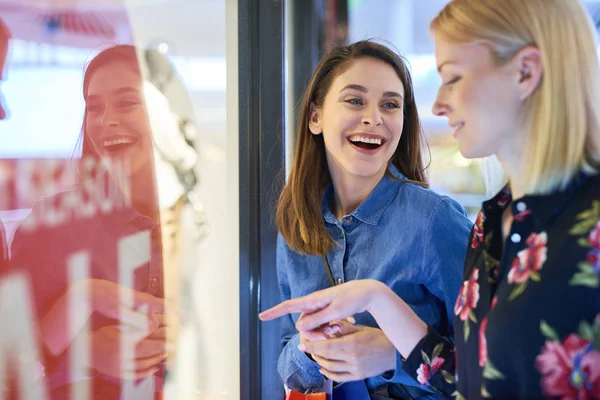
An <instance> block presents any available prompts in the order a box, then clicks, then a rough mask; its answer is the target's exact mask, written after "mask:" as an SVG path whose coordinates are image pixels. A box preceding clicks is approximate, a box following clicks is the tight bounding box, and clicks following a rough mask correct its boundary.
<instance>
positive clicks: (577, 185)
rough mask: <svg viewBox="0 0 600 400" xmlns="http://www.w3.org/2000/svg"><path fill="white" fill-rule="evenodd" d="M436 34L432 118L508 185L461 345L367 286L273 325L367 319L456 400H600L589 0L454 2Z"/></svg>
mask: <svg viewBox="0 0 600 400" xmlns="http://www.w3.org/2000/svg"><path fill="white" fill-rule="evenodd" d="M432 30H433V33H434V35H435V45H436V58H437V64H438V69H439V71H440V74H441V77H442V86H441V87H440V89H439V92H438V96H437V99H436V103H435V105H434V113H435V114H437V115H440V116H446V117H447V118H448V120H449V123H450V125H451V126H452V128H453V129H454V136H455V137H456V139H457V141H458V144H459V147H460V151H461V152H462V154H463V155H464V156H466V157H469V158H479V157H486V156H489V155H491V154H495V155H497V157H498V159H499V160H500V162H501V163H502V165H503V167H504V170H506V171H507V174H508V176H509V178H510V179H509V181H510V184H509V185H507V186H506V187H505V188H504V189H503V190H501V191H500V193H498V194H497V195H496V196H495V197H494V198H492V199H491V200H489V201H486V202H485V203H484V204H483V210H482V211H481V213H480V214H479V217H478V219H477V223H476V225H475V226H474V228H473V231H472V234H471V240H470V241H469V247H468V254H467V258H466V263H465V270H464V283H463V285H462V288H461V291H460V294H459V297H458V299H457V301H456V305H455V307H454V313H455V324H454V325H455V328H456V336H455V340H456V343H455V344H453V343H451V342H449V341H448V340H446V339H445V338H443V337H441V336H440V335H439V334H438V332H436V330H435V329H433V328H432V327H428V326H427V325H426V323H425V322H423V321H422V320H421V319H420V318H419V317H417V316H416V315H415V314H414V313H413V312H412V311H411V310H410V309H409V307H407V305H406V303H405V302H404V301H402V300H401V299H400V298H398V297H397V296H396V295H395V294H394V293H393V292H392V291H391V290H389V289H388V288H387V287H385V286H383V285H381V284H380V283H378V282H375V281H369V280H364V281H361V282H351V283H349V284H347V285H344V286H339V287H335V288H332V289H327V290H325V291H322V292H319V293H316V294H314V295H310V296H308V297H305V298H302V299H296V300H292V301H290V302H288V303H287V304H284V305H280V306H279V307H278V308H277V309H276V310H271V311H268V312H267V313H265V314H264V315H263V316H262V318H264V319H270V318H273V317H276V316H278V315H281V314H283V313H288V312H303V313H304V315H303V316H302V317H301V318H300V320H299V321H298V324H297V327H298V329H300V330H301V331H303V332H305V331H308V332H310V333H309V335H312V334H316V333H317V332H318V331H319V327H320V326H321V325H322V324H324V323H327V322H328V321H330V320H332V319H338V318H344V317H346V316H347V315H351V314H353V313H355V312H358V311H369V312H370V313H371V315H373V317H374V318H375V319H376V320H377V322H378V323H379V325H380V327H381V328H382V329H383V330H384V331H385V332H386V334H387V335H388V337H389V338H390V340H391V341H392V342H393V343H394V345H395V347H396V348H397V349H398V350H399V352H400V353H401V354H402V356H403V357H404V358H405V359H406V362H405V363H404V365H403V368H404V370H405V371H406V372H407V373H408V374H411V375H412V376H413V377H414V378H415V379H417V380H418V381H419V383H420V384H421V385H422V386H424V387H430V388H435V390H437V391H439V392H441V393H443V394H445V395H448V396H449V395H451V394H454V396H455V397H456V398H458V399H465V398H468V399H478V398H502V399H514V398H527V399H532V398H543V397H546V398H561V399H576V398H577V399H591V398H595V399H597V398H600V201H599V199H600V176H599V175H598V171H599V169H600V112H599V111H598V103H599V101H600V81H599V80H600V70H599V67H598V59H597V53H596V46H595V41H594V32H593V28H592V24H591V23H590V21H589V17H588V16H587V15H586V11H585V9H584V8H583V7H582V5H581V4H580V3H579V1H578V0H528V1H523V0H487V1H482V0H454V1H452V2H450V3H449V4H448V5H447V6H446V7H445V8H444V9H443V10H442V12H441V13H440V14H439V16H438V17H436V19H435V20H434V21H433V22H432ZM315 328H316V329H317V330H316V331H315ZM315 346H317V343H307V345H306V346H305V351H309V352H310V351H312V350H314V347H315Z"/></svg>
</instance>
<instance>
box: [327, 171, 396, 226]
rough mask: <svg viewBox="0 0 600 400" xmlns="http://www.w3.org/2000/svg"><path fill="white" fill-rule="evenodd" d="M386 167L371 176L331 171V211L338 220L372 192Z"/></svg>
mask: <svg viewBox="0 0 600 400" xmlns="http://www.w3.org/2000/svg"><path fill="white" fill-rule="evenodd" d="M386 170H387V168H383V169H382V170H381V171H379V172H377V174H375V175H372V176H357V175H353V174H349V173H347V172H345V171H343V172H342V171H338V172H337V173H336V172H333V171H331V179H332V182H333V190H334V194H333V204H332V209H331V211H332V212H333V213H334V215H335V217H336V218H337V219H338V221H341V220H342V218H343V217H344V216H345V215H348V214H351V213H352V212H353V211H354V210H356V209H357V208H358V206H360V205H361V203H362V202H363V201H365V200H366V199H367V197H369V195H370V194H371V193H372V192H373V190H374V189H375V187H376V186H377V184H378V183H379V181H380V180H381V178H383V176H384V175H385V172H386Z"/></svg>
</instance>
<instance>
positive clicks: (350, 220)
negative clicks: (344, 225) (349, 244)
mask: <svg viewBox="0 0 600 400" xmlns="http://www.w3.org/2000/svg"><path fill="white" fill-rule="evenodd" d="M344 222H348V223H350V222H352V217H351V216H347V217H344Z"/></svg>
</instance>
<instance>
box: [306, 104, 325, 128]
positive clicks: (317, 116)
mask: <svg viewBox="0 0 600 400" xmlns="http://www.w3.org/2000/svg"><path fill="white" fill-rule="evenodd" d="M308 127H309V129H310V131H311V132H312V134H313V135H320V134H321V133H323V128H322V127H321V111H320V110H319V109H318V108H317V107H316V106H315V105H314V104H313V103H311V104H310V120H309V121H308Z"/></svg>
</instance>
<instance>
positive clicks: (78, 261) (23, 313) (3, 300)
mask: <svg viewBox="0 0 600 400" xmlns="http://www.w3.org/2000/svg"><path fill="white" fill-rule="evenodd" d="M117 251H118V267H119V282H118V283H119V285H121V289H122V290H121V291H120V293H119V296H120V304H121V306H120V307H121V309H120V314H121V315H123V314H125V311H124V310H127V309H130V310H131V309H134V308H135V304H134V298H133V293H132V292H131V291H130V290H128V289H127V288H133V287H134V272H135V270H136V269H138V268H140V267H142V266H143V265H144V264H147V263H148V262H150V259H151V238H150V232H149V231H142V232H139V233H135V234H133V235H129V236H125V237H123V238H120V239H119V240H118V242H117ZM67 267H68V268H67V269H68V276H69V287H71V286H72V285H73V284H74V283H76V282H81V281H82V280H85V279H88V278H89V273H90V272H89V271H90V257H89V254H88V252H87V251H79V252H76V253H73V254H71V255H70V256H69V257H67ZM34 294H35V293H31V291H30V287H29V284H28V280H27V277H26V276H25V275H24V274H21V273H14V274H11V275H7V276H5V277H3V279H2V280H0V321H3V323H0V400H4V398H5V396H6V393H7V391H6V390H4V385H5V383H6V382H7V375H8V374H7V373H8V370H7V367H9V368H10V372H11V377H12V378H14V377H16V381H17V383H18V386H17V387H18V390H19V393H20V397H19V398H20V399H25V400H46V399H49V395H48V389H47V387H46V385H45V381H44V369H43V364H42V358H41V354H40V351H39V347H38V346H39V342H38V338H37V337H36V332H38V329H37V324H36V321H35V319H34V313H33V310H34V306H33V304H34V303H33V301H32V299H33V297H32V296H33V295H34ZM89 296H90V293H88V292H86V291H77V292H75V291H72V292H70V293H69V327H68V329H69V337H72V338H75V339H74V340H73V342H72V343H71V344H70V346H69V351H70V356H69V363H70V364H69V365H70V371H71V373H70V379H71V382H78V383H77V384H76V385H73V386H72V388H73V389H72V392H71V399H73V400H88V399H90V398H91V393H90V389H91V387H90V383H89V382H88V381H87V380H86V379H82V376H83V375H85V374H86V373H87V372H89V371H88V369H87V366H89V365H92V364H93V359H91V355H92V352H91V343H90V340H89V324H88V323H87V319H88V317H89V315H90V307H91V303H90V297H89ZM138 311H139V312H140V315H141V316H142V315H147V314H148V308H147V306H142V307H140V310H138ZM145 318H146V317H144V318H142V320H143V321H146V319H145ZM8 322H9V323H8ZM148 334H150V332H149V326H148V324H147V322H146V327H145V328H144V329H143V331H142V329H140V334H139V339H141V338H143V337H146V336H147V335H148ZM127 336H128V335H125V334H124V335H121V348H120V352H119V354H120V357H121V362H120V364H121V369H122V371H126V370H127V371H132V370H134V368H133V365H132V363H133V362H134V361H133V360H134V358H135V357H134V356H135V347H136V342H135V341H132V340H130V339H128V338H127ZM126 360H128V361H126ZM123 382H124V383H123V389H122V394H121V398H123V399H132V400H137V399H140V400H145V399H152V398H153V394H154V384H155V382H154V377H153V376H150V377H148V378H146V379H145V380H144V381H142V382H141V383H139V384H137V385H135V381H134V380H124V381H123Z"/></svg>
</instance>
